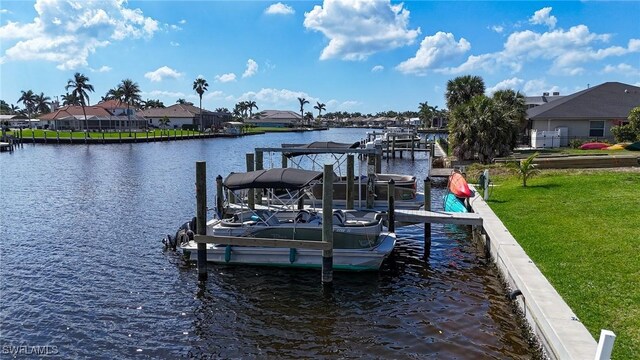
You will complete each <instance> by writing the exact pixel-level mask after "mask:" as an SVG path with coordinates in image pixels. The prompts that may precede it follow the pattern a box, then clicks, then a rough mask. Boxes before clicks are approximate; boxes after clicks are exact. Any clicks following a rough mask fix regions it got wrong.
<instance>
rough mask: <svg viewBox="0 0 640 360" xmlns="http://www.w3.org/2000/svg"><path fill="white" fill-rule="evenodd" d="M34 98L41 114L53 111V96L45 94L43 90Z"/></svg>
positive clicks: (37, 109)
mask: <svg viewBox="0 0 640 360" xmlns="http://www.w3.org/2000/svg"><path fill="white" fill-rule="evenodd" d="M33 100H34V108H35V110H36V112H38V113H40V114H47V113H50V112H51V107H50V105H51V98H50V97H48V96H44V93H43V92H41V93H40V95H35V97H34V99H33Z"/></svg>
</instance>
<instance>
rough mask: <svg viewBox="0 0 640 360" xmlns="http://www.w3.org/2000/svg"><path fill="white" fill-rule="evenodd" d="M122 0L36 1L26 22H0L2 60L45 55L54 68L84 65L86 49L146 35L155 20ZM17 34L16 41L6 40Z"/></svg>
mask: <svg viewBox="0 0 640 360" xmlns="http://www.w3.org/2000/svg"><path fill="white" fill-rule="evenodd" d="M126 6H127V3H126V2H124V1H122V0H104V1H87V2H79V1H62V0H37V1H36V3H35V5H34V8H35V10H36V13H37V15H36V17H35V18H34V19H33V22H31V23H24V24H23V23H18V22H8V23H7V24H5V25H4V26H2V27H0V39H1V40H2V42H3V47H4V48H5V49H6V51H5V54H4V58H5V60H6V61H26V60H45V61H51V62H56V63H57V64H58V65H57V67H58V69H61V70H70V69H75V68H78V67H81V66H88V62H87V59H88V57H89V55H90V54H92V53H94V52H96V51H97V50H98V49H99V48H101V47H107V46H109V45H110V44H111V42H112V41H118V40H122V39H125V38H126V39H138V38H150V37H152V36H153V34H154V33H155V32H156V31H158V29H159V26H158V22H157V21H156V20H154V19H152V18H150V17H145V16H144V15H143V13H142V11H141V10H140V9H129V8H127V7H126ZM14 39H20V41H18V42H17V43H12V42H10V41H8V40H14Z"/></svg>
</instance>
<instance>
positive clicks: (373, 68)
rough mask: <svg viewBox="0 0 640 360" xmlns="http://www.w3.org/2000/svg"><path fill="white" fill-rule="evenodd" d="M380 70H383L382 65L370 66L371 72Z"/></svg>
mask: <svg viewBox="0 0 640 360" xmlns="http://www.w3.org/2000/svg"><path fill="white" fill-rule="evenodd" d="M382 70H384V66H382V65H376V66H374V67H372V68H371V72H374V73H375V72H381V71H382Z"/></svg>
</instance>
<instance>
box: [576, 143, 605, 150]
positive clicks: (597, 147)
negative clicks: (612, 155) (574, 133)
mask: <svg viewBox="0 0 640 360" xmlns="http://www.w3.org/2000/svg"><path fill="white" fill-rule="evenodd" d="M609 146H611V145H609V144H605V143H601V142H590V143H586V144H582V145H581V146H580V150H602V149H604V148H606V147H609Z"/></svg>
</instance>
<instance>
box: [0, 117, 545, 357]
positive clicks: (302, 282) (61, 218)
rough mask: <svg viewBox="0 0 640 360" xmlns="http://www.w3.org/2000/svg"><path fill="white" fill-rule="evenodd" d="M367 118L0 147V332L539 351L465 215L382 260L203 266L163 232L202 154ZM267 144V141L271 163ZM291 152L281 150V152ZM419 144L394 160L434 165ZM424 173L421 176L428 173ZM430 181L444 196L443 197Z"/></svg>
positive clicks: (75, 348) (145, 350)
mask: <svg viewBox="0 0 640 360" xmlns="http://www.w3.org/2000/svg"><path fill="white" fill-rule="evenodd" d="M364 132H365V130H362V129H332V130H328V131H320V132H306V133H285V134H265V135H258V136H251V137H245V138H238V139H208V140H193V141H178V142H165V143H149V144H118V145H97V146H96V145H94V146H85V145H74V146H70V145H38V146H33V145H25V147H24V148H22V149H18V150H17V151H15V152H13V153H12V154H9V153H3V154H1V155H0V177H1V178H0V198H1V199H2V208H1V209H0V214H1V217H0V236H1V239H2V246H1V247H0V275H1V278H0V279H1V281H0V298H1V299H2V300H1V302H0V309H1V311H0V327H1V328H0V347H1V348H2V349H3V351H4V352H5V353H3V354H2V355H0V357H2V358H6V357H10V355H7V354H6V350H8V347H9V346H20V345H27V346H47V345H48V346H52V347H55V348H53V349H55V352H57V355H56V356H59V357H62V358H92V359H93V358H105V359H117V358H132V357H136V358H138V357H139V358H180V357H186V358H265V357H270V358H310V357H313V358H336V357H338V358H372V357H373V358H434V359H446V358H457V359H485V358H495V359H505V358H509V359H530V358H536V357H537V356H538V355H535V351H534V349H532V348H531V347H530V345H529V344H528V342H527V340H526V339H525V338H524V336H523V334H522V330H521V329H520V327H519V325H518V319H517V317H516V316H515V315H514V313H513V310H512V308H511V306H510V304H509V302H508V301H507V300H506V298H505V295H504V294H505V290H504V289H503V287H502V285H501V282H500V280H499V278H498V276H497V272H496V270H495V268H494V267H493V266H492V265H491V263H490V261H488V260H487V259H486V258H485V257H484V255H483V252H482V251H481V250H479V249H478V248H477V246H476V245H474V243H473V242H472V240H471V237H470V234H469V231H467V230H466V229H465V228H460V227H451V226H449V227H446V226H442V225H434V226H433V243H432V248H431V255H430V257H429V258H428V259H426V260H425V259H424V258H423V238H422V233H423V229H422V227H421V226H412V227H407V228H401V229H400V230H399V237H400V239H399V240H398V244H397V248H396V249H395V250H394V252H393V254H392V255H391V257H390V258H389V260H388V261H387V262H386V263H385V264H384V265H383V268H382V270H381V271H380V272H378V273H340V272H339V273H336V274H334V291H333V292H332V293H330V294H326V293H323V291H322V286H321V284H320V272H319V271H313V270H290V269H289V270H287V269H275V268H259V267H230V266H213V265H211V266H210V267H209V280H208V282H207V283H206V284H205V286H204V287H199V286H198V284H197V271H196V269H195V267H193V266H190V265H188V264H185V263H184V262H183V261H182V260H181V259H180V258H179V257H178V256H177V255H176V254H175V253H171V252H163V249H162V244H161V242H160V240H161V238H162V236H164V235H165V234H168V233H170V234H173V233H174V232H175V229H176V228H177V226H179V225H180V224H181V223H182V222H184V221H185V220H188V219H190V218H191V217H192V216H193V214H194V209H195V191H194V181H195V162H196V161H198V160H206V161H207V174H208V183H209V193H208V199H209V202H210V203H213V199H214V197H213V196H214V192H215V185H214V184H215V180H214V179H215V176H216V175H218V174H221V175H223V176H226V175H227V174H228V173H229V172H230V171H243V170H244V169H245V157H244V154H245V153H246V152H252V151H253V148H254V147H257V146H259V147H269V146H271V147H274V146H279V145H280V144H281V143H306V142H311V141H329V140H331V141H338V142H352V141H357V140H359V139H361V138H362V137H363V136H364ZM270 161H271V160H270V158H269V157H268V156H267V155H265V165H269V163H270ZM273 162H274V163H275V164H278V165H279V164H280V157H279V154H278V155H277V156H276V157H274V158H273ZM426 168H427V162H426V160H425V158H424V155H422V154H420V155H418V157H417V159H416V160H415V161H414V162H411V161H410V160H407V159H404V160H400V159H396V160H392V161H391V162H389V163H388V164H387V163H385V165H384V166H383V171H393V172H397V173H411V174H416V175H417V176H418V177H419V179H420V180H422V179H424V175H425V174H424V172H425V171H426ZM419 183H420V187H422V181H419ZM443 191H444V190H443V189H442V188H437V187H436V188H435V189H434V195H433V208H434V209H437V208H440V209H441V208H442V204H441V201H440V198H441V196H442V194H443Z"/></svg>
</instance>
